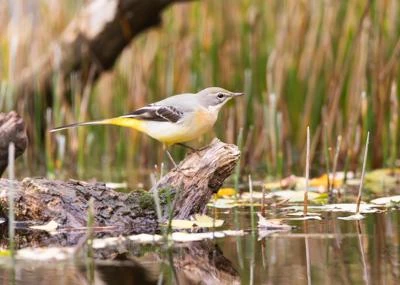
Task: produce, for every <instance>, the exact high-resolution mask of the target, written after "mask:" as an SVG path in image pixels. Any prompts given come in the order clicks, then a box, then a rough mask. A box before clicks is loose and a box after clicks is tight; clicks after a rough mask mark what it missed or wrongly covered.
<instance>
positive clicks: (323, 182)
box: [310, 173, 343, 189]
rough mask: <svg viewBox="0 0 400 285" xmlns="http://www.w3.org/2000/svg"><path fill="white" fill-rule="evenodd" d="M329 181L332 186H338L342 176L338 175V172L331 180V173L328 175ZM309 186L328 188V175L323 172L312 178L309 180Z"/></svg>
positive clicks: (340, 184) (341, 181)
mask: <svg viewBox="0 0 400 285" xmlns="http://www.w3.org/2000/svg"><path fill="white" fill-rule="evenodd" d="M329 179H330V180H329V183H332V185H333V188H336V189H337V188H339V187H340V186H342V185H343V178H342V177H339V173H337V174H336V175H335V179H334V180H333V174H330V175H329ZM310 186H311V187H323V188H325V189H327V188H328V175H327V174H326V173H325V174H323V175H321V176H320V177H317V178H313V179H311V180H310Z"/></svg>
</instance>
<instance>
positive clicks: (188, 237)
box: [171, 230, 245, 242]
mask: <svg viewBox="0 0 400 285" xmlns="http://www.w3.org/2000/svg"><path fill="white" fill-rule="evenodd" d="M244 234H245V233H244V231H241V230H240V231H220V232H208V233H182V232H175V233H172V235H171V239H172V240H173V241H176V242H191V241H200V240H205V239H214V238H224V237H227V236H243V235H244Z"/></svg>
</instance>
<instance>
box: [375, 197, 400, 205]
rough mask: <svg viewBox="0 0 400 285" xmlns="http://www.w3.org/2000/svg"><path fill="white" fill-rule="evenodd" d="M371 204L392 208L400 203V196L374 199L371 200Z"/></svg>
mask: <svg viewBox="0 0 400 285" xmlns="http://www.w3.org/2000/svg"><path fill="white" fill-rule="evenodd" d="M371 203H372V204H377V205H384V206H391V205H393V204H397V203H400V195H396V196H389V197H381V198H377V199H373V200H371Z"/></svg>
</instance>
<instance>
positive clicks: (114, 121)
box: [103, 117, 144, 132]
mask: <svg viewBox="0 0 400 285" xmlns="http://www.w3.org/2000/svg"><path fill="white" fill-rule="evenodd" d="M103 123H104V124H106V125H115V126H121V127H128V128H132V129H135V130H137V131H140V132H143V131H144V129H143V125H144V124H143V121H142V120H137V119H134V118H123V117H116V118H111V119H107V120H104V121H103Z"/></svg>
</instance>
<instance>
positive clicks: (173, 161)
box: [163, 145, 178, 168]
mask: <svg viewBox="0 0 400 285" xmlns="http://www.w3.org/2000/svg"><path fill="white" fill-rule="evenodd" d="M163 148H164V151H165V153H166V154H167V156H168V159H169V160H170V161H171V162H172V164H173V165H174V167H175V168H178V165H177V164H176V163H175V160H174V159H173V158H172V155H171V153H170V152H169V151H168V148H167V146H166V145H164V146H163Z"/></svg>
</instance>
